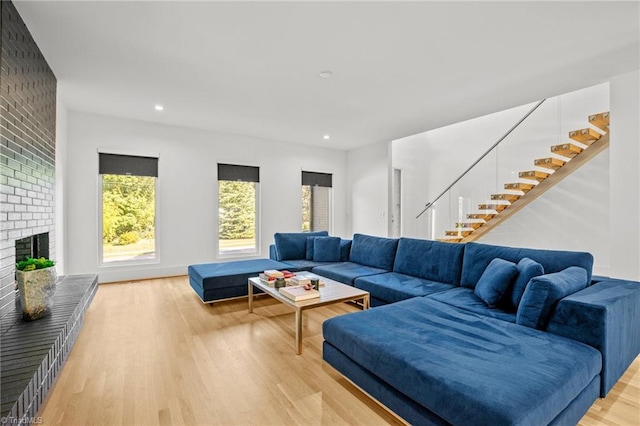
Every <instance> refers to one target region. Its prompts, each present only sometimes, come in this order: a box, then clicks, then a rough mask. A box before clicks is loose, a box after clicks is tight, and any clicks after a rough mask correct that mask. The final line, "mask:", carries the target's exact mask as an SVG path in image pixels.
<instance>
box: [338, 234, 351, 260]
mask: <svg viewBox="0 0 640 426" xmlns="http://www.w3.org/2000/svg"><path fill="white" fill-rule="evenodd" d="M350 253H351V240H345V239H342V240H340V262H348V261H349V254H350Z"/></svg>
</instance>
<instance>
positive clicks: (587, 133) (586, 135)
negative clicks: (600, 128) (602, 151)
mask: <svg viewBox="0 0 640 426" xmlns="http://www.w3.org/2000/svg"><path fill="white" fill-rule="evenodd" d="M601 137H602V135H601V134H600V133H598V132H596V131H595V130H593V129H592V128H590V127H587V128H584V129H579V130H572V131H570V132H569V139H573V140H574V141H578V142H581V143H583V144H585V145H591V144H592V143H594V142H595V141H597V140H598V139H600V138H601Z"/></svg>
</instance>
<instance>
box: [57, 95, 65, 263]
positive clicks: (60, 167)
mask: <svg viewBox="0 0 640 426" xmlns="http://www.w3.org/2000/svg"><path fill="white" fill-rule="evenodd" d="M61 90H62V88H61V85H60V83H58V87H57V92H58V96H57V98H56V194H55V197H56V202H55V209H56V211H55V215H56V220H55V223H56V232H55V236H56V237H55V238H56V241H55V247H56V258H55V259H54V260H55V261H56V271H57V272H58V274H59V275H65V274H66V258H65V254H66V241H67V239H66V234H65V229H67V226H66V215H65V207H66V191H65V189H66V188H65V181H66V179H65V174H66V168H67V162H66V160H67V118H68V117H67V107H66V106H65V105H64V104H63V103H62V101H61V99H62V96H61Z"/></svg>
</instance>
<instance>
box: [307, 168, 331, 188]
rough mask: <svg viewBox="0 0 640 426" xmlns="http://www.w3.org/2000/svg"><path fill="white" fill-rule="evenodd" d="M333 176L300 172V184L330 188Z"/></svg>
mask: <svg viewBox="0 0 640 426" xmlns="http://www.w3.org/2000/svg"><path fill="white" fill-rule="evenodd" d="M332 180H333V175H331V174H329V173H316V172H302V184H303V185H310V186H325V187H327V188H331V187H332V186H333V185H332Z"/></svg>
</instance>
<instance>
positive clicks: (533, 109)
mask: <svg viewBox="0 0 640 426" xmlns="http://www.w3.org/2000/svg"><path fill="white" fill-rule="evenodd" d="M544 101H546V99H543V100H541V101H540V102H538V103H537V104H536V105H534V107H533V108H531V110H529V111H528V112H527V113H526V114H525V115H524V116H523V117H522V118H521V119H520V120H518V121H517V122H516V123H515V124H514V125H513V126H512V127H511V128H510V129H509V130H507V132H506V133H505V134H504V135H502V136H501V137H500V139H498V140H497V141H496V143H494V144H493V145H491V147H490V148H489V149H488V150H487V151H486V152H485V153H484V154H482V155H481V156H480V157H479V158H478V159H477V160H476V161H474V162H473V164H471V165H470V166H469V167H468V168H467V169H466V170H465V171H464V172H462V174H461V175H460V176H458V177H457V178H456V179H455V180H454V181H453V182H452V183H451V184H450V185H449V186H447V187H446V188H445V189H444V190H443V191H442V192H441V193H440V194H439V195H438V196H437V197H436V198H435V199H434V200H433V201H431V202H428V203H427V204H425V206H424V209H423V210H422V211H421V212H420V213H419V214H418V215H417V216H416V219H418V218H419V217H420V216H422V215H423V214H424V213H426V212H427V210H429V209H430V208H431V207H433V205H434V204H435V203H436V202H437V201H438V200H439V199H440V198H442V197H443V196H444V195H445V194H446V193H447V192H449V190H450V189H451V188H453V186H454V185H455V184H456V183H458V182H459V181H460V180H461V179H462V178H463V177H465V176H466V174H467V173H469V172H470V171H471V170H472V169H473V168H474V167H475V166H476V165H477V164H478V163H479V162H480V161H482V160H483V159H484V158H485V157H486V156H487V155H489V154H490V153H491V151H493V150H494V149H495V148H496V147H497V146H498V145H500V143H501V142H502V141H503V140H505V139H506V138H507V137H508V136H509V135H510V134H511V133H512V132H513V131H514V130H515V129H517V128H518V126H520V125H521V124H522V123H523V122H524V121H525V120H526V119H527V118H529V116H530V115H531V114H533V112H534V111H535V110H537V109H538V107H539V106H540V105H542V104H543V103H544Z"/></svg>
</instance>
